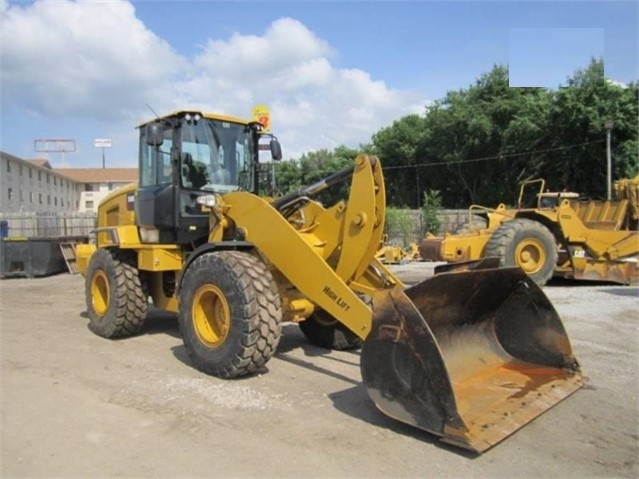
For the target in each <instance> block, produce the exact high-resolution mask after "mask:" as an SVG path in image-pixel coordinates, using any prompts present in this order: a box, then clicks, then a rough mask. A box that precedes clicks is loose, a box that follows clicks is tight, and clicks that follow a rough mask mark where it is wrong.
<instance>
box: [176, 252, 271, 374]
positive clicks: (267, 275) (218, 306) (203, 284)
mask: <svg viewBox="0 0 639 479" xmlns="http://www.w3.org/2000/svg"><path fill="white" fill-rule="evenodd" d="M178 319H179V324H180V331H181V333H182V339H183V341H184V346H185V347H186V350H187V352H188V353H189V356H190V357H191V360H192V361H193V365H194V366H195V367H196V368H197V369H199V370H200V371H202V372H205V373H207V374H211V375H213V376H217V377H220V378H233V377H239V376H244V375H247V374H251V373H255V372H257V371H258V370H259V369H260V368H261V367H263V366H264V365H265V364H266V363H267V362H268V360H269V359H270V358H271V356H272V355H273V354H274V353H275V350H276V348H277V344H278V342H279V339H280V334H281V332H282V326H281V321H282V310H281V301H280V296H279V293H278V290H277V285H276V284H275V281H274V279H273V276H272V274H271V272H270V271H269V270H268V269H267V268H266V266H265V265H264V263H262V262H261V261H259V260H258V259H257V258H255V257H254V256H252V255H250V254H248V253H243V252H240V251H219V252H214V253H206V254H203V255H202V256H200V257H199V258H197V259H196V260H195V261H193V263H192V264H191V265H190V266H189V268H188V270H187V271H186V273H185V275H184V279H183V281H182V288H181V290H180V313H179V316H178Z"/></svg>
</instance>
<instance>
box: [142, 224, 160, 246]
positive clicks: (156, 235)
mask: <svg viewBox="0 0 639 479" xmlns="http://www.w3.org/2000/svg"><path fill="white" fill-rule="evenodd" d="M140 239H141V240H142V243H159V242H160V230H158V229H157V228H148V227H145V226H140Z"/></svg>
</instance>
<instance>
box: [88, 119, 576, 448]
mask: <svg viewBox="0 0 639 479" xmlns="http://www.w3.org/2000/svg"><path fill="white" fill-rule="evenodd" d="M263 138H270V150H271V154H272V157H273V159H275V160H277V159H280V158H281V148H280V146H279V143H278V142H277V140H276V139H275V138H274V137H272V136H267V135H264V133H263V132H262V131H261V125H260V124H259V123H258V122H247V121H244V120H241V119H237V118H232V117H226V116H220V115H213V114H203V113H201V112H186V111H180V112H176V113H173V114H171V115H167V116H165V117H162V118H158V119H155V120H153V121H151V122H149V123H145V124H143V125H141V126H140V151H141V157H140V182H139V183H138V184H135V185H131V186H129V187H126V188H124V189H122V190H119V191H117V192H114V193H112V194H111V195H110V196H109V197H108V198H106V199H105V200H104V201H103V202H102V203H101V204H100V206H99V211H98V228H97V238H96V244H95V245H80V246H79V247H78V250H77V263H78V267H79V269H80V271H81V272H82V274H83V275H84V276H85V282H86V303H87V313H88V317H89V321H90V323H89V326H90V328H91V330H92V331H93V332H95V333H96V334H98V335H100V336H103V337H106V338H120V337H125V336H130V335H133V334H136V333H139V332H140V331H142V329H143V327H144V322H145V320H146V313H147V308H148V304H149V300H150V301H151V302H152V303H153V305H155V306H156V307H158V308H161V309H163V310H167V311H173V312H175V313H177V315H178V322H179V326H180V332H181V335H182V338H183V341H184V346H185V348H186V350H187V351H188V354H189V356H190V359H191V362H192V364H193V366H194V367H196V368H197V369H199V370H200V371H203V372H205V373H207V374H211V375H214V376H218V377H221V378H232V377H238V376H243V375H248V374H251V373H255V372H258V371H260V370H261V368H262V367H263V366H264V365H265V364H266V363H267V361H269V359H270V358H271V357H272V355H273V354H274V352H275V350H276V348H277V345H278V342H279V338H280V334H281V324H282V322H284V321H293V322H297V323H299V326H300V328H301V330H302V332H303V333H304V335H305V336H306V337H307V338H308V339H309V340H310V341H311V342H313V343H314V344H316V345H319V346H322V347H325V348H331V349H348V348H357V347H359V346H361V347H362V351H361V361H360V367H361V373H362V378H363V382H364V384H365V385H366V388H367V390H368V393H369V395H370V397H371V398H372V400H373V401H374V402H375V404H376V405H377V407H378V408H379V409H380V410H381V411H383V412H384V413H385V414H387V415H389V416H391V417H393V418H395V419H398V420H400V421H403V422H405V423H408V424H411V425H413V426H416V427H418V428H421V429H424V430H426V431H430V432H432V433H434V434H437V435H439V436H441V438H442V440H443V441H446V442H448V443H451V444H456V445H458V446H461V447H464V448H467V449H471V450H474V451H484V450H486V449H488V448H489V447H491V446H492V445H494V444H496V443H498V442H499V441H501V440H502V439H504V438H505V437H507V436H508V435H509V434H511V433H513V432H514V431H515V430H517V429H518V428H520V427H521V426H522V425H524V424H526V423H527V422H529V421H531V420H532V419H533V418H534V417H536V416H538V415H539V414H541V413H542V412H544V411H545V410H547V409H549V408H550V407H552V406H553V405H554V404H556V403H557V402H559V401H561V400H562V399H564V398H565V397H566V396H568V395H570V394H571V393H573V392H574V391H576V390H578V389H579V388H580V387H581V386H582V385H583V382H584V380H583V378H582V376H581V374H580V372H579V366H578V364H577V361H576V360H575V358H574V356H573V353H572V350H571V347H570V342H569V340H568V337H567V335H566V332H565V330H564V328H563V325H562V323H561V320H560V319H559V317H558V315H557V313H556V312H555V310H554V308H553V307H552V305H551V303H550V302H549V301H548V299H547V298H546V296H545V295H544V294H543V292H542V291H541V289H540V288H538V287H537V286H536V285H535V284H534V283H533V282H532V281H531V280H530V279H529V278H528V277H527V276H526V275H525V274H524V273H523V272H522V271H521V269H519V268H496V267H495V264H494V263H491V261H479V262H475V263H473V264H464V265H461V266H460V267H459V268H455V269H453V270H452V271H449V272H446V273H442V274H438V275H436V276H435V277H433V278H432V279H429V280H426V281H424V282H422V283H420V284H417V285H415V286H412V287H411V288H408V289H405V287H404V285H403V284H402V282H401V281H400V280H399V279H398V278H397V277H395V276H394V275H393V274H392V273H391V272H390V271H389V270H388V269H387V268H386V267H385V266H384V265H382V264H381V263H380V262H379V261H378V260H376V259H375V253H376V252H377V250H378V246H379V244H380V240H381V239H382V234H383V230H384V218H385V208H386V205H385V187H384V179H383V176H382V167H381V164H380V162H379V160H378V159H377V158H375V157H370V156H366V155H360V156H358V157H357V158H356V159H355V160H354V164H353V166H352V167H350V168H347V169H346V170H343V171H339V172H336V173H334V174H333V175H331V176H329V177H327V178H325V179H324V180H322V181H319V182H317V183H314V184H312V185H310V186H307V187H305V188H303V189H301V190H299V191H296V192H293V193H290V194H287V195H285V196H282V197H279V198H276V199H270V198H263V197H260V196H259V195H258V194H257V192H258V191H259V185H258V184H257V182H258V179H259V175H258V174H257V169H258V166H259V165H258V163H259V158H258V154H259V150H260V149H261V148H260V147H259V146H258V143H259V142H260V139H263ZM345 181H348V182H350V188H349V194H348V198H345V199H343V200H341V201H338V202H337V203H335V204H333V205H323V204H321V203H319V202H317V201H316V200H314V199H313V198H314V197H315V196H316V195H317V194H318V193H320V192H321V191H323V190H325V189H326V188H330V187H331V186H332V185H335V184H338V183H341V182H345ZM196 185H198V186H196Z"/></svg>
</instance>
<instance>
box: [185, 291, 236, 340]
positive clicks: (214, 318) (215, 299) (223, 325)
mask: <svg viewBox="0 0 639 479" xmlns="http://www.w3.org/2000/svg"><path fill="white" fill-rule="evenodd" d="M191 317H192V318H193V326H194V327H195V333H196V334H197V337H198V338H199V340H200V341H201V342H202V343H204V344H205V345H206V346H208V347H209V348H217V347H219V346H221V345H222V344H223V343H224V341H225V340H226V337H227V336H228V334H229V330H230V329H231V311H230V309H229V305H228V303H227V302H226V298H225V297H224V294H223V293H222V291H220V289H219V288H218V287H216V286H213V285H212V284H206V285H204V286H201V287H200V288H199V289H198V290H197V292H196V293H195V296H194V298H193V308H192V310H191Z"/></svg>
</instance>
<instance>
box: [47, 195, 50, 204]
mask: <svg viewBox="0 0 639 479" xmlns="http://www.w3.org/2000/svg"><path fill="white" fill-rule="evenodd" d="M47 204H48V205H50V204H51V195H47Z"/></svg>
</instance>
